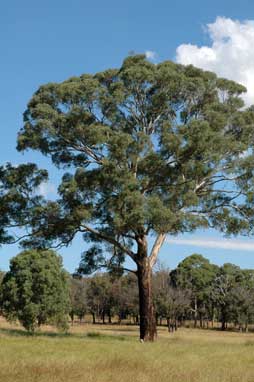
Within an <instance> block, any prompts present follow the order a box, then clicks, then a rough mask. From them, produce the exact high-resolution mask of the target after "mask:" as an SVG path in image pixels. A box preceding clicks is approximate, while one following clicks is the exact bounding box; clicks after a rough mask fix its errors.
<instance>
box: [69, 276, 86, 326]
mask: <svg viewBox="0 0 254 382" xmlns="http://www.w3.org/2000/svg"><path fill="white" fill-rule="evenodd" d="M86 289H87V284H86V280H84V279H78V278H71V279H70V317H71V320H72V323H73V322H74V317H75V316H77V317H78V318H79V320H80V322H81V320H82V319H83V318H84V317H85V314H86V312H87V296H86Z"/></svg>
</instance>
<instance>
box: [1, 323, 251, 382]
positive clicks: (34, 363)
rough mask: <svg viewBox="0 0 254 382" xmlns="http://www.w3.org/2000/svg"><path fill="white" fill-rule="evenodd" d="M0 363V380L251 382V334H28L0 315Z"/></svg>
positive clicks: (106, 330) (84, 330)
mask: <svg viewBox="0 0 254 382" xmlns="http://www.w3.org/2000/svg"><path fill="white" fill-rule="evenodd" d="M0 362H1V368H0V381H4V382H14V381H15V382H32V381H38V382H49V381H50V382H51V381H52V382H60V381H65V382H66V381H67V382H68V381H74V382H75V381H86V382H115V381H122V382H127V381H128V382H130V381H137V382H145V381H148V382H150V381H161V382H171V381H172V382H173V381H174V382H253V381H254V334H252V333H248V334H245V333H244V334H243V333H230V332H227V333H222V332H219V331H211V330H198V329H197V330H193V329H180V330H178V331H177V332H176V333H174V334H169V333H168V332H167V330H166V328H160V329H159V337H158V340H157V341H156V342H155V343H153V344H150V343H147V344H141V343H140V342H139V341H138V328H137V327H134V326H117V325H111V326H110V325H90V324H83V325H75V326H74V327H72V328H71V329H70V332H69V333H68V334H62V333H57V332H55V331H54V330H53V329H52V328H50V327H45V328H43V329H42V330H41V331H40V332H39V333H36V334H35V335H33V336H31V335H27V334H26V332H24V331H23V329H21V328H20V327H19V326H17V325H9V324H7V323H6V322H4V321H3V320H2V321H0Z"/></svg>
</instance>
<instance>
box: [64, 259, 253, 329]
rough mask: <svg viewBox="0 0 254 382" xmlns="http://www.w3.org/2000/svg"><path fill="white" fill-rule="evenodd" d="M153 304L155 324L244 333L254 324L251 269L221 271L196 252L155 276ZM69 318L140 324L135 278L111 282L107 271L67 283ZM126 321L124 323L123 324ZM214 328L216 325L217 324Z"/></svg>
mask: <svg viewBox="0 0 254 382" xmlns="http://www.w3.org/2000/svg"><path fill="white" fill-rule="evenodd" d="M153 291H154V292H153V300H154V306H155V312H156V320H157V325H162V324H165V323H167V325H168V327H169V329H170V330H174V329H177V327H178V326H183V325H187V324H188V325H189V324H190V321H192V322H193V323H192V325H193V326H194V327H197V326H199V327H202V328H207V327H214V325H215V323H220V326H221V329H222V330H225V329H227V327H228V326H229V324H230V326H232V325H233V326H234V327H235V328H237V329H239V330H241V331H242V330H245V331H247V330H248V326H249V324H251V323H253V322H254V270H245V269H241V268H240V267H238V266H236V265H233V264H224V265H223V266H221V267H219V266H217V265H214V264H211V263H210V262H209V261H208V260H207V259H205V258H204V257H203V256H201V255H198V254H194V255H192V256H189V257H187V258H186V259H185V260H183V261H182V262H181V263H180V264H179V265H178V267H177V268H176V269H174V270H172V271H171V272H170V271H168V270H165V269H164V270H160V271H157V272H155V273H154V274H153ZM71 306H72V309H71V318H72V320H74V317H75V316H77V317H78V318H79V319H80V320H82V319H83V318H84V316H85V314H88V313H90V314H91V315H92V317H93V322H94V323H95V322H97V321H98V320H99V321H100V322H103V323H105V322H109V323H111V322H112V317H114V320H117V322H119V323H121V322H122V320H129V322H130V323H138V322H139V315H138V312H139V309H138V288H137V280H136V277H135V275H133V274H128V275H124V276H122V277H121V278H114V277H112V275H108V274H105V273H102V274H97V275H95V276H93V277H90V278H80V279H78V278H73V279H72V280H71ZM125 322H126V321H125ZM216 325H217V324H216Z"/></svg>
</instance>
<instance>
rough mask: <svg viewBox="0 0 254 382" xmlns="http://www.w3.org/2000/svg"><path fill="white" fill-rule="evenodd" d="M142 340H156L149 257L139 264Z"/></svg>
mask: <svg viewBox="0 0 254 382" xmlns="http://www.w3.org/2000/svg"><path fill="white" fill-rule="evenodd" d="M137 276H138V288H139V314H140V340H142V341H154V339H155V337H156V318H155V312H154V306H153V299H152V268H151V266H150V262H149V259H148V258H144V259H143V260H142V261H140V262H139V264H138V270H137Z"/></svg>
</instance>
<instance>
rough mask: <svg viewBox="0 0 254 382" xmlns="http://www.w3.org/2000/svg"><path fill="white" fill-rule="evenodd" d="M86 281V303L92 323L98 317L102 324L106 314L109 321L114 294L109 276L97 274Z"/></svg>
mask: <svg viewBox="0 0 254 382" xmlns="http://www.w3.org/2000/svg"><path fill="white" fill-rule="evenodd" d="M87 281H88V285H87V305H88V308H89V310H90V312H91V314H92V315H93V323H95V320H96V317H100V318H101V319H102V322H103V324H104V323H105V318H106V316H108V319H109V322H111V317H112V314H113V311H114V307H115V296H114V294H113V290H112V289H113V288H112V282H111V280H110V277H109V276H108V275H107V274H97V275H95V276H94V277H92V278H91V279H89V280H87Z"/></svg>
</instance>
